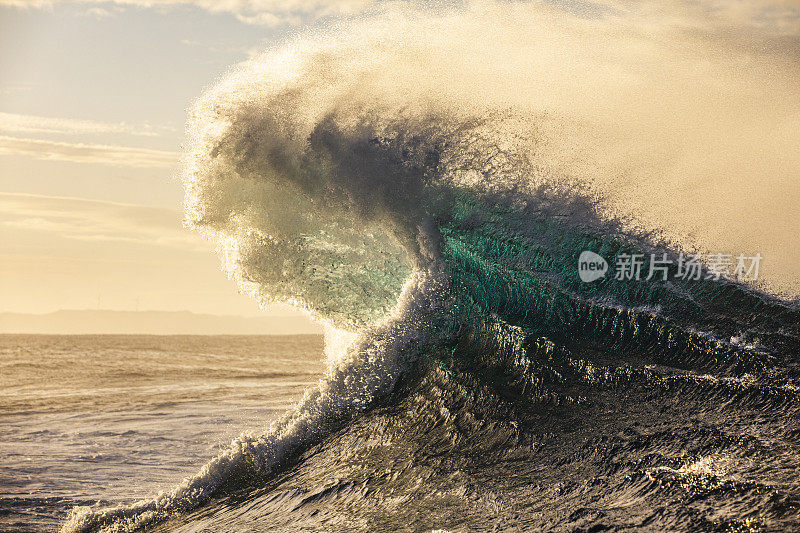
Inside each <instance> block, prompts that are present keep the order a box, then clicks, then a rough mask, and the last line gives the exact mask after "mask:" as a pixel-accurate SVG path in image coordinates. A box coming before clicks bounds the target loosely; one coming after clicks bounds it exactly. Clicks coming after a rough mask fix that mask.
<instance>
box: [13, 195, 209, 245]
mask: <svg viewBox="0 0 800 533" xmlns="http://www.w3.org/2000/svg"><path fill="white" fill-rule="evenodd" d="M0 225H2V226H5V227H8V228H14V229H16V230H19V231H25V230H27V231H38V232H46V233H50V234H53V235H57V236H60V237H63V238H67V239H75V240H82V241H117V242H128V243H134V244H143V245H152V246H169V247H177V248H183V249H202V250H207V249H208V245H207V244H205V243H204V242H203V241H202V239H200V238H199V237H198V236H196V235H194V234H192V233H191V232H189V231H188V230H186V229H184V228H183V227H182V226H181V218H180V214H179V213H178V211H176V210H173V209H167V208H162V207H150V206H142V205H134V204H123V203H116V202H103V201H97V200H87V199H83V198H65V197H57V196H41V195H34V194H17V193H0Z"/></svg>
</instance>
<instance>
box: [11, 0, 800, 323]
mask: <svg viewBox="0 0 800 533" xmlns="http://www.w3.org/2000/svg"><path fill="white" fill-rule="evenodd" d="M437 6H438V7H437V9H440V10H445V11H446V10H447V9H454V10H455V12H456V13H457V15H455V16H452V17H451V18H450V19H448V16H447V15H446V14H445V15H443V18H442V29H443V34H444V35H447V31H448V28H449V31H451V32H452V36H451V37H452V41H453V42H454V43H456V42H457V43H461V44H459V45H458V46H456V45H453V47H451V48H449V49H448V47H447V45H443V47H442V53H443V54H447V53H450V54H453V53H456V52H459V53H460V52H463V51H464V50H465V48H464V47H463V43H464V42H465V39H467V40H468V39H469V38H474V40H475V42H476V43H481V42H489V40H491V42H492V43H493V44H492V46H493V47H494V48H493V50H494V51H491V50H489V51H487V50H484V49H482V48H481V46H482V45H481V46H478V47H477V48H476V49H475V52H474V54H462V55H463V57H459V58H457V60H452V61H451V60H448V67H447V68H450V69H467V70H470V75H469V76H462V77H461V78H459V76H456V75H453V76H450V77H449V79H450V80H453V79H463V82H464V84H465V85H469V87H468V90H470V91H472V93H473V94H472V95H471V98H474V91H475V90H478V89H476V87H480V86H481V85H482V84H483V85H485V86H486V87H487V89H486V95H485V98H486V100H487V103H491V101H495V103H497V104H498V105H501V104H508V103H509V102H510V103H512V104H514V105H518V106H519V105H523V102H525V101H529V103H530V108H531V109H532V110H536V111H540V110H543V109H544V110H548V111H549V112H552V113H556V114H560V115H561V116H563V118H564V120H558V121H554V124H555V125H556V126H554V127H555V128H556V130H554V131H551V132H549V134H550V135H552V136H553V138H554V139H556V140H555V141H554V142H553V143H552V144H551V148H552V149H553V150H554V153H553V154H552V157H553V160H554V161H555V160H557V159H560V160H562V162H563V165H565V166H568V167H569V168H570V169H571V171H572V172H575V171H576V169H580V171H581V172H582V173H583V174H584V177H586V178H587V179H589V180H591V181H592V182H593V183H594V184H596V185H597V186H598V187H599V188H600V189H601V190H603V191H604V192H605V193H606V194H607V195H608V197H609V198H610V201H611V202H612V203H615V205H616V206H617V208H618V209H620V210H622V211H624V212H627V213H629V214H632V215H634V216H636V217H638V219H639V220H641V221H642V222H643V223H644V224H646V225H648V226H650V227H661V228H663V229H664V230H665V232H666V233H667V234H668V235H669V236H670V237H671V238H674V239H676V240H679V241H682V242H685V243H687V244H688V245H690V246H700V247H703V248H705V249H708V250H709V251H715V252H716V251H720V252H734V253H738V252H746V253H748V254H750V253H755V252H760V253H761V254H762V255H763V256H764V257H765V259H764V263H763V267H762V268H763V276H764V277H765V279H766V281H767V282H768V283H770V284H771V285H770V286H771V287H772V289H774V290H776V291H784V292H785V293H788V294H790V295H797V294H800V285H799V284H798V280H800V237H798V235H797V229H796V228H798V227H799V226H800V209H798V208H797V204H798V201H800V149H798V146H800V133H799V132H800V62H799V60H800V1H798V0H710V1H702V0H701V1H688V0H686V1H681V0H676V1H655V0H636V1H630V2H623V1H616V0H599V1H584V0H552V1H548V2H524V3H523V2H520V3H514V2H510V3H503V4H497V5H496V4H489V3H483V2H471V3H469V5H462V4H461V3H457V2H449V3H447V2H446V3H441V2H438V3H437ZM392 9H394V10H397V9H400V8H398V7H397V5H396V4H394V3H388V2H374V1H370V0H312V1H305V0H289V1H286V0H280V1H279V0H223V1H212V0H162V1H159V0H120V1H116V2H103V1H83V2H67V1H52V2H48V1H38V0H33V1H23V0H10V1H9V0H0V311H14V312H31V313H43V312H49V311H53V310H57V309H94V308H98V307H100V308H105V309H121V310H132V309H137V308H138V309H157V310H184V309H186V310H191V311H195V312H205V313H218V314H242V315H257V314H262V313H263V312H261V311H259V310H258V309H257V306H256V304H255V303H254V302H253V301H252V300H250V299H249V298H247V297H245V296H242V295H239V294H237V292H236V288H235V285H234V284H233V283H232V282H231V281H229V280H227V279H226V278H225V276H224V275H223V274H222V273H221V272H220V270H219V264H218V259H217V257H216V255H215V254H214V253H213V249H212V245H210V244H209V243H206V242H204V241H202V240H201V239H200V238H199V237H197V236H195V235H193V234H190V233H189V232H187V231H186V230H184V229H183V228H182V226H181V217H182V214H181V199H182V189H181V184H180V182H179V180H178V179H177V178H176V176H177V174H178V159H179V154H180V151H181V143H182V140H183V124H184V120H185V113H186V109H187V107H188V106H189V105H190V103H191V101H192V99H193V98H195V97H197V96H198V95H199V94H200V93H201V92H202V90H203V88H205V87H208V86H209V85H211V84H213V83H214V81H215V80H216V79H217V78H218V77H219V76H221V75H222V74H224V73H225V72H226V69H227V68H229V66H230V65H233V64H236V63H238V62H241V61H245V60H247V59H248V58H250V57H252V56H253V54H254V53H256V52H257V51H259V50H261V49H263V48H266V47H270V46H272V45H275V44H278V43H280V42H281V41H283V40H284V39H286V38H288V37H289V36H292V35H294V34H296V33H297V32H298V31H312V30H319V29H324V28H325V27H326V25H328V24H330V23H331V21H335V20H337V19H339V18H342V17H348V16H358V15H359V14H362V13H365V12H369V13H374V12H375V11H376V10H377V11H381V10H389V11H391V10H392ZM486 12H489V15H490V17H489V18H491V19H492V20H500V21H505V22H501V23H499V24H496V25H495V26H494V27H493V28H491V29H487V28H485V27H483V26H481V24H479V23H475V24H470V23H469V22H468V21H469V20H470V16H469V14H470V13H473V14H475V18H474V20H475V21H480V20H485V19H486ZM463 13H467V15H466V17H465V16H464V14H463ZM382 20H384V19H382ZM385 20H391V19H390V18H389V19H385ZM448 20H451V21H455V20H458V21H461V22H457V23H456V22H453V23H452V24H451V25H449V26H448ZM464 20H467V22H466V23H465V22H464ZM487 36H489V37H487ZM445 41H446V40H445ZM445 41H443V42H445ZM467 42H468V41H467ZM402 68H403V65H402V62H401V61H399V60H398V71H397V72H398V74H397V75H398V76H400V77H401V76H402V73H401V70H402ZM447 68H441V69H439V71H438V72H439V73H440V75H441V76H442V77H447V76H448V73H447V72H446V71H447ZM498 77H499V79H502V80H505V85H504V87H505V89H504V88H502V87H498V86H496V84H492V83H485V81H486V80H487V79H489V78H493V79H497V78H498ZM435 81H436V80H433V81H431V83H434V82H435ZM451 85H452V82H451ZM464 90H467V89H466V88H465V89H464ZM450 92H451V93H453V94H455V95H456V96H457V93H458V90H457V89H452V88H451V91H450ZM451 96H452V94H451ZM571 127H574V128H582V129H584V130H585V129H586V128H590V129H591V130H592V131H594V132H596V135H595V136H594V140H593V141H592V142H588V143H586V142H583V141H582V142H580V143H576V142H575V141H574V139H585V135H584V136H571V135H570V128H571ZM545 149H546V148H545ZM269 312H272V313H281V314H283V313H285V312H286V310H285V309H283V308H277V309H273V310H271V311H269Z"/></svg>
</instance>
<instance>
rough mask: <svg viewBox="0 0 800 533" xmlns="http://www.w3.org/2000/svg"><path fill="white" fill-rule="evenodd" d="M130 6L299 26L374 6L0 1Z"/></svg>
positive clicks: (253, 0)
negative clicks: (190, 10) (173, 8)
mask: <svg viewBox="0 0 800 533" xmlns="http://www.w3.org/2000/svg"><path fill="white" fill-rule="evenodd" d="M67 2H71V3H82V4H109V5H113V4H116V5H131V6H136V7H147V8H159V7H170V6H180V5H193V6H196V7H199V8H201V9H204V10H206V11H209V12H211V13H228V14H231V15H233V16H235V17H236V18H237V19H239V20H240V21H242V22H244V23H247V24H256V25H262V26H278V25H285V24H299V23H302V22H305V21H308V20H313V19H316V18H319V17H326V16H343V15H352V14H356V13H359V12H362V11H363V10H364V9H366V8H368V7H370V6H373V5H376V4H377V3H378V2H377V0H113V1H105V0H78V1H75V0H0V5H10V6H15V7H23V8H39V9H42V8H48V7H51V6H53V5H54V4H57V3H67Z"/></svg>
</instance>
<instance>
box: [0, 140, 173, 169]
mask: <svg viewBox="0 0 800 533" xmlns="http://www.w3.org/2000/svg"><path fill="white" fill-rule="evenodd" d="M0 154H10V155H26V156H32V157H35V158H38V159H45V160H51V161H71V162H73V163H94V164H101V165H112V166H119V167H139V168H170V167H173V166H175V165H176V164H177V163H178V154H176V153H174V152H168V151H165V150H152V149H149V148H132V147H129V146H110V145H104V144H84V143H68V142H56V141H45V140H40V139H28V138H21V137H9V136H6V135H0Z"/></svg>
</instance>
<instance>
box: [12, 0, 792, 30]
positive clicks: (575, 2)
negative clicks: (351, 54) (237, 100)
mask: <svg viewBox="0 0 800 533" xmlns="http://www.w3.org/2000/svg"><path fill="white" fill-rule="evenodd" d="M59 3H79V4H88V5H94V4H99V5H106V6H114V5H115V6H136V7H143V8H169V7H175V6H181V5H183V6H195V7H198V8H200V9H204V10H206V11H208V12H211V13H227V14H231V15H233V16H235V17H236V18H237V19H238V20H240V21H242V22H244V23H246V24H254V25H263V26H278V25H287V24H295V25H296V24H301V23H304V22H308V21H309V20H314V19H318V18H320V17H341V16H348V15H357V14H363V13H365V12H366V11H369V10H372V9H374V8H376V7H387V6H388V7H389V8H391V7H392V6H397V5H401V4H402V5H406V6H407V5H413V6H416V7H425V6H430V5H434V6H446V5H447V4H448V2H425V1H422V0H410V1H407V2H397V1H391V0H389V1H381V0H0V5H7V6H15V7H24V8H39V9H43V8H49V7H52V6H53V5H55V4H59ZM459 3H460V2H456V4H459ZM466 3H470V2H466ZM511 3H513V2H511ZM517 3H520V4H533V5H537V4H538V5H545V4H546V5H549V6H552V7H556V8H559V9H562V10H564V11H567V12H570V13H572V14H573V15H576V16H579V17H587V18H590V17H603V16H609V15H611V16H617V17H627V18H630V19H631V20H635V19H637V18H638V19H639V20H640V21H646V19H654V18H656V17H661V19H662V20H663V21H668V22H672V23H674V24H676V25H677V26H685V27H686V29H690V28H694V29H696V30H701V31H708V30H710V29H713V31H714V32H723V31H730V30H731V28H734V29H742V28H746V29H749V30H759V31H762V32H765V33H767V34H773V35H776V34H777V35H783V36H791V35H793V36H797V34H798V33H800V5H798V0H705V1H703V2H698V1H696V0H637V1H623V0H545V1H544V2H517ZM472 4H473V5H475V4H476V2H472ZM451 5H452V4H451ZM93 9H97V10H98V11H97V12H98V13H100V12H104V11H105V12H107V11H108V10H105V9H103V8H93Z"/></svg>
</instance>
